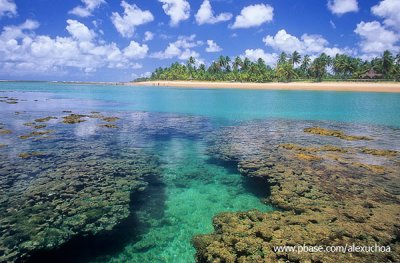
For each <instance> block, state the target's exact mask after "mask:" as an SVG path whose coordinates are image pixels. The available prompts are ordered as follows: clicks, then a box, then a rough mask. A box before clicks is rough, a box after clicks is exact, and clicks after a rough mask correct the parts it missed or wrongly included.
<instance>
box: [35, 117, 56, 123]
mask: <svg viewBox="0 0 400 263" xmlns="http://www.w3.org/2000/svg"><path fill="white" fill-rule="evenodd" d="M56 119H57V117H52V116H49V117H45V118H39V119H36V120H35V122H48V121H50V120H56Z"/></svg>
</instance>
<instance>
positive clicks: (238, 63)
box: [136, 51, 400, 82]
mask: <svg viewBox="0 0 400 263" xmlns="http://www.w3.org/2000/svg"><path fill="white" fill-rule="evenodd" d="M196 65H197V63H196V59H195V58H194V57H190V58H189V59H188V61H187V62H186V64H182V63H178V62H175V63H173V64H172V65H171V66H170V67H166V68H162V67H159V68H157V69H156V70H155V71H154V72H153V73H152V74H151V76H150V77H148V78H139V79H136V81H149V80H150V81H151V80H200V81H239V82H272V81H283V82H290V81H296V80H315V81H322V80H349V79H362V78H379V79H385V80H396V81H400V53H399V54H397V55H396V56H395V55H393V54H392V53H391V52H390V51H385V52H384V53H383V54H382V56H381V57H376V58H374V59H372V60H371V61H367V60H362V59H360V58H355V57H351V56H348V55H345V54H337V55H336V56H334V57H330V56H328V55H327V54H325V53H322V54H321V55H319V56H318V57H316V58H314V59H312V58H311V57H310V56H309V55H305V56H301V55H300V54H299V53H298V52H297V51H294V52H293V53H292V54H286V53H285V52H282V53H281V54H280V55H279V58H278V61H277V63H276V66H275V67H271V66H269V65H266V63H265V61H264V60H263V59H262V58H259V59H258V60H257V61H255V62H253V61H251V60H250V59H249V58H247V57H245V58H241V57H236V58H234V60H233V61H232V60H231V58H230V57H229V56H220V57H219V58H218V59H217V60H215V61H213V62H212V63H211V65H210V66H209V67H208V68H207V67H206V65H205V64H200V65H198V66H196ZM367 73H370V74H369V76H367ZM371 75H372V76H371Z"/></svg>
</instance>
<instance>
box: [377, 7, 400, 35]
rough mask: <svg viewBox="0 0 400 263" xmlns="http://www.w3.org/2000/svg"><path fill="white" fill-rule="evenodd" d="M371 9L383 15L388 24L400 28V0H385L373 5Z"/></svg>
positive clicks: (378, 14) (380, 15)
mask: <svg viewBox="0 0 400 263" xmlns="http://www.w3.org/2000/svg"><path fill="white" fill-rule="evenodd" d="M371 11H372V13H373V14H374V15H377V16H379V17H382V18H383V19H384V23H385V25H386V26H391V27H393V28H395V29H397V30H400V1H399V0H383V1H381V2H380V3H379V4H378V5H376V6H373V7H372V8H371Z"/></svg>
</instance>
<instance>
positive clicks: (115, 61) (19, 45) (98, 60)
mask: <svg viewBox="0 0 400 263" xmlns="http://www.w3.org/2000/svg"><path fill="white" fill-rule="evenodd" d="M38 27H39V23H38V22H36V21H33V20H27V21H25V22H24V23H23V24H21V25H13V26H5V27H4V28H3V31H2V32H1V34H0V71H1V72H3V73H4V74H13V75H29V74H41V75H55V74H60V73H65V72H69V70H78V71H81V72H83V73H84V74H86V73H92V72H95V71H96V70H97V69H99V68H113V69H135V68H140V67H141V65H140V64H139V63H138V62H137V61H135V60H137V59H141V58H144V57H145V56H146V54H147V52H148V47H147V45H144V44H143V45H140V44H139V43H137V42H135V41H131V42H130V44H129V45H128V46H127V47H126V48H124V49H122V50H121V49H120V48H119V47H118V46H117V45H116V44H115V43H113V42H111V43H105V42H104V41H101V40H97V37H96V35H95V33H94V32H93V31H92V30H91V29H89V28H88V27H87V26H85V25H84V24H82V23H80V22H78V21H76V20H67V26H66V30H67V32H68V33H69V35H68V36H64V37H62V36H56V37H54V38H53V37H50V36H47V35H37V34H36V33H35V30H36V29H37V28H38Z"/></svg>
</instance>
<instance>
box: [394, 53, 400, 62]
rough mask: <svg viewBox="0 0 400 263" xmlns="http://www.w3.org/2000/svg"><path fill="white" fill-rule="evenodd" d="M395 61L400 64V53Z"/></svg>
mask: <svg viewBox="0 0 400 263" xmlns="http://www.w3.org/2000/svg"><path fill="white" fill-rule="evenodd" d="M395 61H396V64H397V65H400V53H398V54H397V55H396V58H395Z"/></svg>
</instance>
